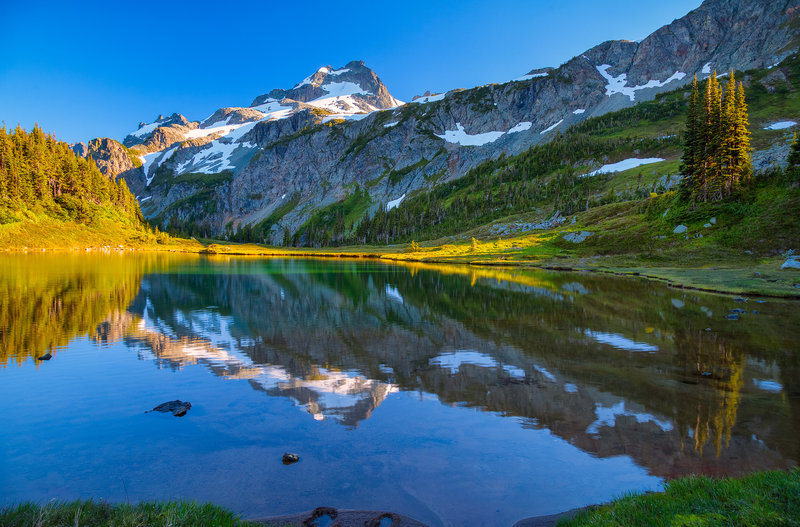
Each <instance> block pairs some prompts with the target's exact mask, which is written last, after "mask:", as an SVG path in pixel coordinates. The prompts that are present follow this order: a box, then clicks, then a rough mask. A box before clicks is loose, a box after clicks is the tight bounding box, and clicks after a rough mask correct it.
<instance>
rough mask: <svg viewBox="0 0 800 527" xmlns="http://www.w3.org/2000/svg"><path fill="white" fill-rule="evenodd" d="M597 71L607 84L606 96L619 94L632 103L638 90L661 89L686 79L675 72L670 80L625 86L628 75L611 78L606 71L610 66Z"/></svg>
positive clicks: (682, 73) (684, 75)
mask: <svg viewBox="0 0 800 527" xmlns="http://www.w3.org/2000/svg"><path fill="white" fill-rule="evenodd" d="M596 67H597V71H598V72H600V75H602V76H603V78H604V79H606V81H608V84H606V95H608V96H609V97H610V96H612V95H614V94H615V93H621V94H623V95H626V96H627V97H630V99H631V100H632V101H633V100H635V99H636V92H637V91H638V90H644V89H647V88H661V87H662V86H666V85H667V84H669V83H670V82H672V81H675V80H681V79H683V78H684V77H686V74H685V73H684V72H682V71H676V72H675V73H673V74H672V76H671V77H670V78H668V79H667V80H665V81H663V82H662V81H657V80H650V81H647V84H642V85H639V86H626V85H627V84H628V75H627V73H623V74H621V75H619V76H617V77H614V76H612V75H611V74H610V73H608V69H609V68H611V65H610V64H602V65H600V66H596Z"/></svg>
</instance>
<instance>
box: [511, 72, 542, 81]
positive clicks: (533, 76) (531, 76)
mask: <svg viewBox="0 0 800 527" xmlns="http://www.w3.org/2000/svg"><path fill="white" fill-rule="evenodd" d="M547 75H549V74H548V73H547V72H546V71H544V72H541V73H529V74H528V75H523V76H522V77H517V78H516V79H514V80H512V81H511V82H521V81H529V80H531V79H537V78H539V77H547Z"/></svg>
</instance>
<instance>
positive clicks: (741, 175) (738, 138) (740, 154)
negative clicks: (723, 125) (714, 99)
mask: <svg viewBox="0 0 800 527" xmlns="http://www.w3.org/2000/svg"><path fill="white" fill-rule="evenodd" d="M749 126H750V121H749V120H748V117H747V101H746V100H745V97H744V85H743V84H742V83H741V82H740V83H739V87H738V89H737V90H736V126H735V127H734V134H735V138H734V142H735V144H736V158H735V159H734V161H735V163H736V177H737V178H738V181H747V180H749V179H750V177H752V175H753V162H752V158H751V157H750V152H751V148H750V130H748V127H749Z"/></svg>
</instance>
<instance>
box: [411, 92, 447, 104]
mask: <svg viewBox="0 0 800 527" xmlns="http://www.w3.org/2000/svg"><path fill="white" fill-rule="evenodd" d="M445 95H447V94H446V93H437V94H436V95H425V96H424V97H419V98H417V99H414V100H412V101H411V102H418V103H420V104H427V103H429V102H436V101H441V100H442V99H444V97H445Z"/></svg>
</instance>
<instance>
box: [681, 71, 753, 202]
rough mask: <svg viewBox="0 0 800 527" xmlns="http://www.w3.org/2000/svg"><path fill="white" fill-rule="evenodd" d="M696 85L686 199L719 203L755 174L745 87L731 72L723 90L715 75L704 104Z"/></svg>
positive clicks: (687, 149) (684, 159) (685, 163)
mask: <svg viewBox="0 0 800 527" xmlns="http://www.w3.org/2000/svg"><path fill="white" fill-rule="evenodd" d="M698 91H699V90H697V87H696V86H695V83H692V92H691V94H690V97H689V108H688V111H687V119H686V142H685V144H684V151H683V157H682V164H681V169H682V171H683V174H684V177H685V179H684V182H683V185H682V187H683V190H684V196H685V197H690V198H691V199H693V200H695V201H708V200H719V199H722V198H724V197H726V196H730V195H731V193H732V192H733V189H734V188H735V187H736V185H738V184H739V183H741V182H742V181H746V180H747V179H748V178H749V177H750V176H751V174H752V163H751V159H750V132H749V131H748V126H749V122H748V117H747V103H746V101H745V95H744V86H743V85H742V84H741V83H737V82H736V79H735V77H734V73H733V71H731V73H730V79H729V80H728V84H727V86H726V88H725V93H724V95H723V94H722V90H721V89H720V85H719V81H718V80H717V76H716V72H714V74H713V75H711V76H710V77H709V78H708V81H707V83H706V87H705V90H704V91H703V98H702V101H701V102H700V103H699V104H698V100H699V96H698Z"/></svg>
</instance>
